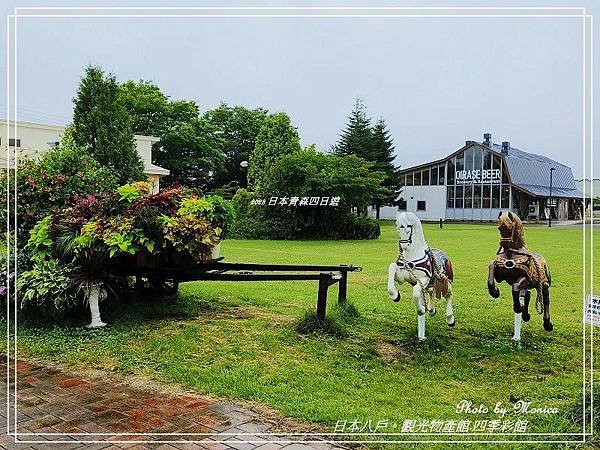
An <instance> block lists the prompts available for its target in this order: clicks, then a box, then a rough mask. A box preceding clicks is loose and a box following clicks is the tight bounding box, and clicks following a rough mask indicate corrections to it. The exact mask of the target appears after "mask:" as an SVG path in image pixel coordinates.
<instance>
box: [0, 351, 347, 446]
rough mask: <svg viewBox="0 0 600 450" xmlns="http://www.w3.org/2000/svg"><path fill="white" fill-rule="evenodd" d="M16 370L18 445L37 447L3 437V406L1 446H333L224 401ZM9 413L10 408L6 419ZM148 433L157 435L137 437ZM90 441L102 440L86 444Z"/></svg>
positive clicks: (22, 365)
mask: <svg viewBox="0 0 600 450" xmlns="http://www.w3.org/2000/svg"><path fill="white" fill-rule="evenodd" d="M0 358H1V361H0V377H1V379H2V381H1V382H0V399H1V401H0V404H1V405H6V395H7V389H6V357H5V356H3V355H0ZM13 370H14V365H13V363H11V374H12V371H13ZM17 372H18V386H17V389H18V392H17V397H18V408H17V410H18V416H17V434H18V440H19V441H42V442H41V443H40V442H37V443H20V444H15V443H14V437H13V436H6V415H7V411H6V409H4V408H3V407H2V408H1V409H0V426H1V427H2V435H1V436H0V446H1V447H3V448H11V449H12V448H18V449H22V448H35V449H41V448H44V449H45V448H57V449H59V448H60V449H75V448H90V447H93V448H98V449H100V448H113V449H116V448H132V449H134V448H135V449H144V448H160V449H161V450H162V449H171V450H173V449H175V448H177V449H200V448H208V449H213V450H221V449H222V450H231V449H232V448H234V449H239V450H246V449H248V450H250V449H255V448H259V449H261V450H278V449H282V448H285V449H286V450H300V449H312V450H315V449H320V450H323V449H333V448H336V447H334V446H332V445H330V444H328V443H325V442H308V443H299V442H289V441H290V440H292V439H291V438H292V436H282V435H275V434H274V433H275V432H276V431H277V429H276V427H275V424H274V423H273V422H271V421H269V420H267V419H265V418H262V417H260V416H259V415H258V414H257V413H256V412H253V411H251V410H249V409H246V408H241V407H238V406H235V405H232V404H229V403H224V402H215V401H209V400H206V399H203V398H200V397H197V396H191V395H179V396H177V395H169V394H157V393H156V392H153V391H149V390H142V389H137V388H133V387H129V386H126V385H123V384H114V383H110V382H107V381H102V380H98V379H89V378H81V377H79V376H75V375H73V374H69V373H66V372H62V371H59V370H57V369H54V368H49V367H42V366H37V365H33V364H29V363H26V362H23V361H19V364H18V365H17ZM12 378H13V379H14V377H12ZM11 389H12V387H11ZM11 392H12V391H11ZM9 399H10V400H11V403H12V402H14V399H13V395H12V393H11V394H10V396H9ZM12 411H13V410H12V408H11V414H13V412H12ZM11 424H14V420H11ZM150 432H152V433H163V434H162V435H160V436H144V435H141V434H139V433H150ZM26 433H30V434H26ZM31 433H33V434H31ZM52 433H54V434H52ZM58 433H65V434H64V435H61V434H58ZM117 433H128V434H127V435H117ZM136 433H138V434H136ZM192 433H196V434H195V435H192ZM198 433H202V434H198ZM265 433H271V434H270V435H269V434H265ZM298 439H302V440H305V441H307V440H310V441H314V437H311V436H305V437H298V438H297V439H295V440H298ZM52 441H57V442H55V443H52ZM90 441H104V442H101V443H96V444H93V443H91V442H90ZM144 441H152V442H144ZM161 441H179V442H173V443H167V442H161ZM189 441H202V442H197V443H193V442H189ZM244 441H251V442H244ZM267 441H280V442H278V443H272V442H267ZM285 441H288V442H285ZM85 442H87V443H85ZM338 448H339V447H338Z"/></svg>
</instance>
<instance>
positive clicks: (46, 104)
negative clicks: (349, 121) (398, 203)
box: [0, 0, 600, 178]
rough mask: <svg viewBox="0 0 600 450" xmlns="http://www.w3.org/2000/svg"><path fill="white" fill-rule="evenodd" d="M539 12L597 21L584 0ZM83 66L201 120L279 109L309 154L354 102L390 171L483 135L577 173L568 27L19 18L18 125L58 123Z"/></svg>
mask: <svg viewBox="0 0 600 450" xmlns="http://www.w3.org/2000/svg"><path fill="white" fill-rule="evenodd" d="M57 3H60V5H69V4H74V2H71V3H69V2H66V3H65V2H49V1H47V2H41V3H40V2H35V3H33V2H29V3H28V2H26V1H23V2H14V1H8V2H5V3H4V5H3V8H4V9H3V10H2V11H3V12H4V13H5V14H4V15H6V14H8V13H10V11H11V10H12V8H13V7H14V6H24V5H28V4H31V5H33V4H35V5H36V6H37V5H44V6H49V5H52V4H57ZM152 3H153V2H151V1H150V0H148V1H145V2H144V1H139V2H130V3H128V5H140V6H141V5H149V4H152ZM520 3H522V2H518V1H510V2H506V1H505V2H500V1H499V2H494V4H497V5H510V6H514V5H519V4H520ZM78 4H79V5H82V4H86V5H106V6H111V5H115V4H119V3H117V2H108V1H104V2H103V1H96V2H78ZM154 4H162V5H164V2H162V3H160V2H159V3H156V2H154ZM181 4H183V5H190V4H193V5H206V4H208V3H206V2H204V3H198V2H196V3H194V2H187V3H185V2H184V3H181ZM239 4H246V5H249V4H253V5H257V4H259V3H257V2H252V3H237V5H239ZM262 4H264V3H262ZM272 4H273V3H272ZM280 4H281V3H280ZM295 4H296V5H300V4H302V5H306V4H307V3H300V2H297V3H295ZM312 4H316V3H312ZM329 4H331V3H329ZM354 4H355V5H359V4H360V3H354ZM388 4H390V3H388ZM393 4H395V5H401V4H402V3H399V2H395V3H393ZM430 4H431V5H436V6H450V5H463V6H464V5H469V2H468V1H466V0H465V1H454V2H444V1H438V2H436V3H430ZM542 4H545V5H556V6H586V7H587V8H588V10H589V11H590V12H591V13H594V12H599V11H600V10H599V8H598V6H597V5H598V3H594V2H592V1H591V0H590V1H582V2H579V3H577V2H573V1H570V0H568V1H562V2H552V1H548V2H537V3H536V6H540V5H542ZM232 5H233V4H232ZM288 5H290V4H288ZM597 28H598V27H597ZM5 34H6V33H2V37H3V40H4V42H3V45H2V49H3V55H2V59H1V61H0V69H2V73H3V74H5V72H6V46H5V42H6V37H5ZM599 59H600V58H596V61H598V60H599ZM88 63H93V64H100V65H101V66H102V67H103V68H104V69H106V70H107V71H110V72H113V73H114V74H115V75H116V76H117V77H118V78H119V79H120V80H126V79H140V78H143V79H148V80H152V81H154V82H156V83H157V84H158V85H160V86H161V88H162V89H163V90H164V91H165V92H166V93H167V94H168V95H170V96H171V97H173V98H186V99H194V100H196V101H197V102H198V104H199V105H200V108H201V109H202V110H206V109H210V108H213V107H215V106H217V105H218V104H219V102H221V101H224V102H227V103H230V104H232V105H233V104H240V105H244V106H248V107H256V106H262V107H265V108H267V109H269V110H271V111H286V112H288V113H289V114H290V116H291V117H292V120H293V122H294V124H295V125H296V126H297V127H298V129H299V132H300V135H301V137H302V141H303V143H304V144H310V143H316V144H317V146H318V147H319V148H321V149H327V148H329V147H330V146H331V145H332V144H334V143H335V141H336V140H337V137H338V134H339V131H340V129H341V128H342V127H343V126H344V122H345V119H346V116H347V115H348V113H349V111H350V109H351V108H352V105H353V102H354V99H355V98H356V97H361V98H362V99H363V100H364V102H365V104H366V105H367V108H368V111H369V113H370V114H371V115H372V116H373V118H375V119H376V118H379V117H380V116H382V117H384V118H385V119H386V121H387V123H388V125H389V128H390V131H391V133H392V136H393V138H394V141H395V144H396V149H397V154H398V156H397V162H398V163H399V164H401V165H403V166H409V165H412V164H417V163H421V162H425V161H428V160H430V159H433V158H438V157H441V156H444V155H445V154H447V153H450V152H452V151H453V150H455V149H457V148H459V147H460V146H461V145H462V144H463V143H464V141H465V140H481V138H482V134H483V133H484V132H491V133H492V135H493V138H494V141H496V142H500V141H502V140H509V141H511V143H512V144H513V145H514V146H517V147H520V148H523V149H525V150H529V151H532V152H536V153H542V154H545V155H547V156H550V157H552V158H555V159H557V160H558V161H560V162H563V163H565V164H567V165H569V166H571V167H572V168H573V172H574V174H575V176H576V178H579V177H581V175H582V173H583V171H582V161H583V157H582V151H581V149H582V142H583V138H582V121H583V113H582V89H583V84H582V20H581V19H580V18H572V17H571V18H568V17H567V18H556V17H554V18H431V17H430V18H137V19H136V18H97V17H95V18H78V19H74V18H19V23H18V103H19V118H20V120H29V121H34V122H48V123H67V122H69V121H70V119H71V111H72V98H73V96H74V93H75V90H76V88H77V84H78V80H79V77H80V76H81V73H82V70H83V68H84V67H85V65H86V64H88ZM597 73H599V72H597ZM3 76H5V75H3ZM4 84H6V83H5V82H4ZM597 92H600V91H597ZM5 97H6V94H4V95H3V100H2V101H0V113H1V114H2V116H5V114H6V113H5V111H6V103H7V102H6V98H5ZM596 117H600V115H597V116H596ZM599 134H600V133H596V136H598V135H599ZM596 148H598V143H596ZM596 160H597V161H600V158H596ZM596 167H597V170H596V171H595V172H596V176H598V173H600V166H596Z"/></svg>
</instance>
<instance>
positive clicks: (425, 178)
mask: <svg viewBox="0 0 600 450" xmlns="http://www.w3.org/2000/svg"><path fill="white" fill-rule="evenodd" d="M421 184H422V185H423V186H429V167H428V168H427V169H423V171H422V172H421Z"/></svg>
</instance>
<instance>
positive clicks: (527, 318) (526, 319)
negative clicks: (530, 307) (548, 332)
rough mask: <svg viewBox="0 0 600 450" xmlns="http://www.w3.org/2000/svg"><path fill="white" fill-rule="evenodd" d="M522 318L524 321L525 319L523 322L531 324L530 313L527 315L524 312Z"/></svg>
mask: <svg viewBox="0 0 600 450" xmlns="http://www.w3.org/2000/svg"><path fill="white" fill-rule="evenodd" d="M521 317H522V319H523V321H524V322H529V319H531V314H529V313H525V312H524V313H523V314H522V315H521Z"/></svg>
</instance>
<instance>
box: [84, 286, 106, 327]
mask: <svg viewBox="0 0 600 450" xmlns="http://www.w3.org/2000/svg"><path fill="white" fill-rule="evenodd" d="M101 292H102V288H101V287H100V285H99V284H95V285H93V286H91V287H90V288H89V289H86V294H87V300H88V303H89V305H90V313H91V315H92V322H91V323H90V324H89V325H88V326H87V327H88V328H102V327H104V326H106V324H105V323H104V322H102V319H100V307H99V305H98V302H99V300H100V294H101Z"/></svg>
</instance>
